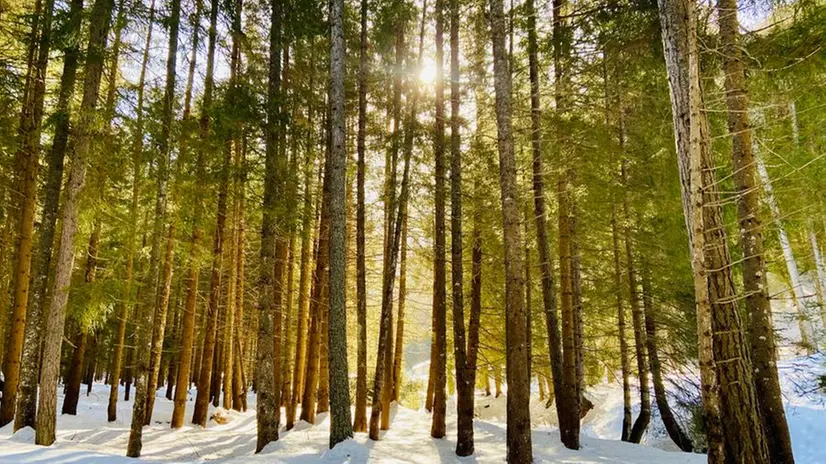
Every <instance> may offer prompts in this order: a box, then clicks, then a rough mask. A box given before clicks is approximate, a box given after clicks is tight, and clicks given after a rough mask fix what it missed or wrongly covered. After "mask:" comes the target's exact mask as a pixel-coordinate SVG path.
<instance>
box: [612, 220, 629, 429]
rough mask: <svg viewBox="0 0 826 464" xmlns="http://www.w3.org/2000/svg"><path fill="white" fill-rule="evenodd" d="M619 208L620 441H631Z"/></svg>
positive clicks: (616, 233) (615, 233)
mask: <svg viewBox="0 0 826 464" xmlns="http://www.w3.org/2000/svg"><path fill="white" fill-rule="evenodd" d="M618 229H619V227H618V225H617V207H616V205H614V207H613V209H612V210H611V238H612V241H613V249H614V289H615V290H614V291H615V292H616V295H617V330H618V335H617V337H618V338H619V347H620V368H621V371H622V434H621V435H620V440H622V441H629V438H630V436H631V383H630V381H629V378H630V376H631V363H630V362H629V360H628V340H626V339H625V307H624V305H623V299H622V293H623V292H622V258H621V256H620V247H619V230H618Z"/></svg>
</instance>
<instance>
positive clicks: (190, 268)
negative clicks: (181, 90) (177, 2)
mask: <svg viewBox="0 0 826 464" xmlns="http://www.w3.org/2000/svg"><path fill="white" fill-rule="evenodd" d="M202 7H203V6H202V4H201V2H200V1H199V2H197V4H196V11H195V17H196V18H200V16H201V12H202ZM217 12H218V9H217V1H213V3H212V6H211V10H210V28H209V34H208V35H209V38H208V44H207V62H206V75H205V76H204V97H203V101H202V104H201V116H200V128H199V129H200V134H201V136H202V137H206V135H207V134H208V133H209V115H208V112H207V111H209V108H211V106H212V92H213V86H214V82H213V74H214V66H215V43H216V33H215V26H216V25H215V23H214V22H213V18H215V21H217ZM213 13H214V14H213ZM198 30H199V28H198V27H195V28H193V32H192V54H191V57H190V67H189V75H188V77H187V92H186V96H185V103H184V119H185V120H186V119H188V117H189V109H190V104H191V91H192V82H193V77H194V72H195V64H196V57H197V53H196V51H197V49H198V37H199V36H198ZM204 156H205V155H204V153H203V150H198V152H197V154H196V159H195V170H196V173H197V177H198V178H199V179H200V178H203V177H204V176H205V166H204ZM197 187H198V186H197V185H196V188H197ZM202 214H203V205H202V203H201V202H196V203H195V207H194V209H193V212H192V236H191V238H190V240H189V257H188V258H187V260H188V262H187V275H186V300H185V302H184V309H183V318H182V320H181V342H180V343H181V347H180V348H181V353H180V360H179V367H178V379H177V381H176V382H175V383H176V388H175V399H174V404H173V408H172V423H171V425H172V428H173V429H177V428H181V427H182V426H183V425H184V413H185V412H186V401H187V396H188V393H189V385H190V381H191V378H192V370H193V369H192V365H193V359H192V357H193V349H195V348H196V347H195V342H196V340H195V325H196V324H195V320H196V316H197V311H198V309H197V301H198V277H199V275H198V274H199V266H198V260H197V259H196V257H197V256H196V255H197V253H198V248H199V246H200V242H201V236H202V234H203V232H202V230H201V216H202ZM197 352H199V351H198V350H197V349H196V353H197ZM197 357H199V356H198V355H196V360H195V365H196V366H200V359H197ZM196 370H197V367H196ZM196 378H197V376H196Z"/></svg>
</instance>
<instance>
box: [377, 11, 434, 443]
mask: <svg viewBox="0 0 826 464" xmlns="http://www.w3.org/2000/svg"><path fill="white" fill-rule="evenodd" d="M426 13H427V2H426V0H425V2H423V3H422V19H421V23H420V27H419V51H418V58H417V61H416V64H417V65H418V66H420V65H421V62H422V54H423V50H424V22H425V14H426ZM399 35H400V34H399ZM399 35H397V42H396V51H397V54H398V53H399V51H400V49H401V48H403V46H400V44H399V42H398V39H399ZM398 63H399V61H398V56H397V65H398ZM409 90H410V95H409V96H408V99H409V100H408V101H409V106H408V108H407V110H408V112H407V115H406V117H405V127H406V128H407V130H406V131H405V134H404V143H403V145H402V146H403V157H404V172H403V174H402V184H401V189H400V192H399V196H398V201H396V196H395V195H393V194H391V195H388V197H389V198H388V200H389V201H388V204H387V208H386V209H387V219H388V221H387V222H388V232H392V233H388V236H387V244H388V246H387V247H385V266H384V270H383V274H382V296H381V319H380V322H379V343H378V347H377V355H376V372H375V377H374V380H373V404H372V408H371V411H370V439H371V440H378V439H379V425H380V424H379V419H383V418H382V414H383V412H382V411H383V410H384V409H386V408H385V406H384V404H383V403H384V401H383V400H384V399H385V397H384V396H382V395H384V394H386V391H385V389H392V385H388V383H389V381H388V379H389V380H392V377H391V376H390V375H389V373H388V372H387V370H388V369H392V363H390V362H388V359H387V357H389V356H390V355H391V354H392V351H390V347H391V346H392V343H393V339H392V337H393V326H392V324H393V287H394V281H395V278H396V263H397V258H398V253H399V242H400V241H401V229H402V224H403V223H404V215H405V212H406V211H407V201H408V196H409V194H410V192H409V190H410V185H409V183H410V158H411V156H412V152H413V139H414V133H415V130H414V129H415V125H416V123H417V121H416V116H417V114H418V108H417V107H416V105H417V102H418V99H419V91H418V90H419V89H418V87H417V86H416V85H411V86H410V89H409ZM394 100H395V97H394ZM394 111H395V110H394ZM396 132H398V131H396ZM394 143H395V142H394ZM394 164H395V163H394ZM394 173H395V169H391V179H393V178H394V177H395V174H394ZM391 183H394V181H391ZM394 190H395V188H391V189H389V191H390V192H394ZM391 228H392V230H390V229H391ZM389 396H390V395H387V397H388V398H389ZM388 403H389V401H388ZM382 422H384V423H385V424H386V422H385V421H384V420H382Z"/></svg>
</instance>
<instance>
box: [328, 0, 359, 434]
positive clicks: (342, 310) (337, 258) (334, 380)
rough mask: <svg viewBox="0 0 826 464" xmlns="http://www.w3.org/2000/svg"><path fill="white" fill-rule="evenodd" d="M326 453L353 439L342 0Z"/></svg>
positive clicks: (338, 7) (334, 40)
mask: <svg viewBox="0 0 826 464" xmlns="http://www.w3.org/2000/svg"><path fill="white" fill-rule="evenodd" d="M330 17H331V18H330V21H331V23H332V25H331V28H330V35H331V37H330V42H331V43H330V80H331V81H332V82H331V91H330V106H331V108H330V133H331V144H330V145H331V146H330V152H329V156H330V158H331V162H330V163H329V165H330V171H329V176H330V296H329V301H330V303H329V307H330V310H329V311H330V317H329V329H328V330H329V357H330V376H329V378H330V392H331V395H330V448H332V447H334V446H335V445H336V444H338V443H339V442H341V441H343V440H346V439H347V438H351V437H352V436H353V426H352V422H351V418H350V387H349V385H348V384H349V380H348V376H349V373H348V367H347V304H346V295H347V288H346V287H347V282H346V278H345V275H346V272H347V252H346V243H345V242H346V237H345V236H346V229H347V224H346V222H347V220H346V212H345V209H346V208H345V198H346V192H345V185H346V168H347V153H346V147H345V121H344V113H345V108H344V103H345V97H344V75H345V64H344V54H345V48H344V47H345V46H344V24H343V22H344V0H333V1H332V2H331V3H330Z"/></svg>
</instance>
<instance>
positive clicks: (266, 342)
mask: <svg viewBox="0 0 826 464" xmlns="http://www.w3.org/2000/svg"><path fill="white" fill-rule="evenodd" d="M270 7H271V10H270V11H271V15H270V21H271V23H270V57H269V68H268V71H269V76H268V77H269V81H268V84H267V124H266V131H265V132H266V161H265V179H264V202H263V205H262V206H263V214H264V216H263V220H262V223H261V274H260V278H259V279H260V280H259V283H258V289H259V290H258V292H259V297H258V298H259V301H258V307H259V316H258V348H257V353H256V361H257V362H256V372H255V387H256V388H257V391H256V392H257V396H258V405H257V425H258V440H257V442H256V445H255V452H256V453H258V452H260V451H261V450H262V449H263V448H264V447H265V446H266V445H267V444H268V443H270V442H272V441H276V440H278V427H279V425H280V418H281V409H280V404H281V399H280V396H281V388H280V386H281V382H280V378H279V377H280V371H281V366H280V364H281V346H280V344H281V328H282V327H281V317H282V314H281V304H280V301H279V300H280V292H279V288H277V286H278V284H279V283H280V282H281V275H280V274H278V271H277V270H276V267H281V268H282V269H283V258H284V255H285V254H286V253H284V251H285V250H284V248H285V247H284V241H283V240H281V239H279V237H278V236H277V234H278V230H277V226H278V219H279V218H278V211H277V206H278V203H279V194H280V193H282V192H283V184H284V183H285V182H284V181H285V179H284V178H283V171H284V169H285V168H286V166H285V164H286V163H285V162H284V160H282V159H281V157H280V156H279V152H278V132H279V127H280V126H281V124H280V122H279V118H280V112H281V107H280V102H281V7H282V5H281V0H272V1H271V2H270ZM279 261H280V263H279Z"/></svg>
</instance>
